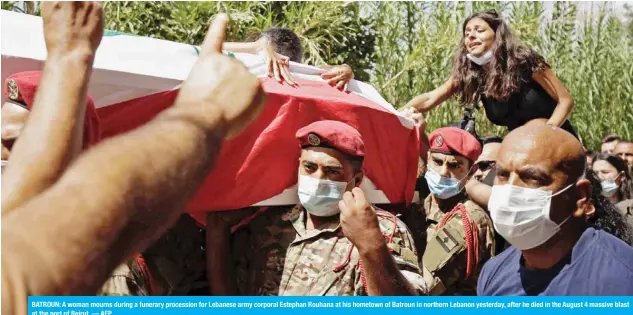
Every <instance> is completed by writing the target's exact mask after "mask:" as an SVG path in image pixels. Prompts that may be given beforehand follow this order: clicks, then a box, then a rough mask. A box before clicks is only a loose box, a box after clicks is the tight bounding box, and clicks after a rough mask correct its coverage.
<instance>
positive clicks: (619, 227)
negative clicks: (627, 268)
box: [586, 169, 633, 245]
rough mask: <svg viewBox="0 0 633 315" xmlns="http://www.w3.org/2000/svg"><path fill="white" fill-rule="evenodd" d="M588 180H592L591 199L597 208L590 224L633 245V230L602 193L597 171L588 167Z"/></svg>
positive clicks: (589, 221)
mask: <svg viewBox="0 0 633 315" xmlns="http://www.w3.org/2000/svg"><path fill="white" fill-rule="evenodd" d="M586 175H587V180H589V182H591V201H592V203H593V206H594V207H595V208H596V212H595V215H594V216H593V217H591V218H590V219H589V220H588V223H589V225H590V226H592V227H594V228H596V229H600V230H603V231H605V232H607V233H609V234H611V235H613V236H615V237H617V238H619V239H621V240H622V241H624V242H625V243H627V244H629V245H633V231H631V229H630V228H629V226H628V225H627V224H626V222H625V221H624V220H625V219H624V217H623V216H622V215H621V214H620V212H618V209H617V208H616V207H615V205H614V204H613V203H612V202H611V201H610V200H609V199H608V198H607V197H605V196H603V195H602V185H600V178H598V176H597V175H596V173H595V172H594V171H593V170H591V169H588V170H587V173H586Z"/></svg>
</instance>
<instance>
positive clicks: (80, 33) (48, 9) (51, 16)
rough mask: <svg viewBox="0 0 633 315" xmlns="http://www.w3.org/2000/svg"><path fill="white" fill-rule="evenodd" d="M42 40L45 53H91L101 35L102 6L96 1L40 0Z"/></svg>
mask: <svg viewBox="0 0 633 315" xmlns="http://www.w3.org/2000/svg"><path fill="white" fill-rule="evenodd" d="M41 10H42V20H43V22H44V40H45V41H46V49H47V51H48V53H49V54H55V53H62V54H63V53H70V52H81V53H85V54H90V55H94V54H95V52H96V50H97V47H99V43H101V38H102V37H103V23H104V18H103V9H102V8H101V5H100V4H99V3H98V2H94V1H86V2H75V1H69V2H47V1H42V2H41Z"/></svg>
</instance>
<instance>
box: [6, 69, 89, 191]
mask: <svg viewBox="0 0 633 315" xmlns="http://www.w3.org/2000/svg"><path fill="white" fill-rule="evenodd" d="M40 78H41V72H40V71H25V72H19V73H16V74H13V75H10V76H9V77H8V78H7V79H6V80H5V82H4V95H5V97H6V98H7V99H6V101H5V102H4V104H2V161H3V162H5V163H6V162H7V161H8V160H9V157H10V156H11V152H12V149H13V145H14V144H15V142H16V141H17V139H18V137H20V135H21V134H22V130H23V129H24V126H25V125H26V121H27V120H28V118H29V116H30V113H31V107H32V106H33V103H34V101H35V91H36V90H37V87H38V85H39V82H40ZM86 102H87V104H86V109H85V116H84V119H83V131H82V133H83V136H82V137H81V139H83V140H82V141H81V146H80V147H81V148H83V149H86V148H88V147H90V146H91V145H93V144H95V143H96V142H98V141H99V133H100V131H99V117H98V116H97V110H96V108H95V105H94V102H93V101H92V99H91V98H90V97H88V98H87V100H86ZM48 145H49V144H47V143H42V147H44V146H48ZM81 148H80V149H81ZM49 152H50V151H49ZM75 153H77V152H75ZM3 188H4V189H7V188H8V187H3ZM3 202H5V201H3Z"/></svg>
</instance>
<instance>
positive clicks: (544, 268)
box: [2, 2, 633, 314]
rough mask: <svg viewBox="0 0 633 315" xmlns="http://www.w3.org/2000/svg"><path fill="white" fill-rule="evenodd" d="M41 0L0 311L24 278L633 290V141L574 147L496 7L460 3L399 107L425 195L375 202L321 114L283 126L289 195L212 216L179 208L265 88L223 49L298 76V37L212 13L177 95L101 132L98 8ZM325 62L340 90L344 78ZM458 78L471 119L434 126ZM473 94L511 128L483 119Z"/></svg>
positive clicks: (23, 287)
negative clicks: (431, 68) (418, 87)
mask: <svg viewBox="0 0 633 315" xmlns="http://www.w3.org/2000/svg"><path fill="white" fill-rule="evenodd" d="M41 12H42V18H43V23H44V38H45V41H46V48H47V51H48V55H47V59H46V61H45V63H44V66H43V69H42V71H35V72H22V73H16V74H13V75H11V76H10V77H9V78H8V79H7V80H6V82H5V86H4V93H5V97H6V102H5V103H4V104H3V105H2V160H3V165H2V253H3V255H2V311H3V313H4V312H6V313H7V314H25V313H26V310H27V307H28V305H27V297H28V296H30V295H95V294H97V295H198V294H203V295H208V294H211V295H558V296H561V295H610V296H611V295H633V248H632V247H631V245H632V244H633V181H632V177H633V142H632V141H631V139H622V138H620V137H618V136H617V135H609V136H607V137H605V138H604V141H603V143H602V147H601V148H600V150H595V151H594V150H590V149H588V148H585V147H584V146H583V144H582V143H581V141H579V140H578V137H577V133H576V131H575V130H574V128H573V126H572V124H571V122H570V120H569V119H568V118H569V116H570V114H571V113H572V110H573V107H574V102H573V99H572V97H571V96H570V93H569V92H568V91H567V90H566V88H565V87H564V85H563V84H562V83H561V82H560V80H559V79H558V78H557V77H556V75H555V74H554V72H553V71H552V70H551V68H550V66H549V64H548V63H547V62H546V61H545V60H544V58H543V57H542V56H540V55H539V54H538V53H537V52H536V51H534V50H532V49H530V48H528V47H525V46H523V45H521V44H519V43H518V42H517V41H516V40H515V39H514V38H513V37H512V32H511V30H510V28H509V27H508V25H507V24H506V22H505V21H504V20H503V19H502V18H501V17H500V16H499V15H498V14H497V13H496V12H492V11H490V12H479V13H475V14H473V15H471V16H470V17H468V18H467V19H466V20H465V21H464V23H463V29H462V30H461V31H462V34H463V37H462V38H461V40H460V44H459V46H458V49H457V50H456V53H455V54H456V55H455V59H454V64H453V69H452V72H451V74H450V78H449V79H448V80H447V81H446V82H445V83H444V84H443V85H442V86H440V87H438V88H437V89H435V90H433V91H430V92H427V93H424V94H421V95H419V96H417V97H415V98H414V99H413V100H411V101H410V102H409V103H408V104H406V105H405V106H403V107H402V109H401V110H400V115H402V116H405V117H408V118H409V119H411V120H412V121H414V122H415V124H416V129H417V130H419V135H420V147H421V149H420V159H419V161H420V167H419V172H418V182H417V185H416V190H417V191H418V195H419V196H420V198H419V201H418V202H414V203H413V204H412V205H411V206H410V207H404V208H403V207H400V206H397V205H388V204H386V205H376V204H371V203H370V202H368V199H367V197H366V195H365V192H363V190H362V189H360V188H359V186H360V184H361V182H362V181H363V178H364V176H365V174H364V172H363V162H364V160H365V157H366V150H365V144H364V140H363V135H362V134H361V133H360V132H359V131H358V130H356V129H355V128H354V127H352V126H350V125H348V124H346V123H344V122H341V121H333V120H321V121H316V122H313V123H311V124H309V125H306V126H303V127H302V128H300V129H299V130H297V132H296V135H295V136H296V145H297V150H298V151H300V159H299V161H298V162H299V163H298V165H297V167H298V180H297V187H298V199H299V201H300V203H299V204H297V205H296V206H288V207H283V206H275V207H265V208H264V207H250V208H245V209H235V210H232V211H223V212H211V213H209V214H208V215H207V218H206V224H205V225H204V227H202V226H200V225H198V224H197V223H196V222H195V221H194V220H193V219H192V218H191V217H190V216H189V215H187V214H183V212H182V210H183V207H184V206H185V205H186V202H187V201H188V200H189V198H191V197H192V195H193V194H194V193H195V192H196V189H197V188H198V187H199V186H200V185H201V184H202V182H203V181H204V179H205V177H206V176H207V174H208V173H209V172H210V171H211V170H212V169H213V168H214V167H221V166H219V165H215V164H214V161H215V159H216V157H217V156H218V154H219V152H220V148H221V147H222V144H223V141H224V139H225V138H228V137H232V136H234V135H236V134H238V133H240V132H241V131H242V130H243V129H244V128H246V127H247V126H248V125H249V123H250V122H251V121H253V120H254V119H256V118H257V116H258V114H259V113H260V112H261V111H262V108H263V106H264V104H265V98H266V94H265V92H264V91H263V89H262V87H261V85H260V82H259V81H258V79H257V78H256V77H255V76H253V75H252V74H251V73H250V72H249V71H248V69H247V68H246V67H245V66H244V65H243V64H242V63H240V62H239V61H238V60H237V59H235V58H231V57H229V56H227V55H226V54H224V53H223V50H224V51H234V52H250V53H256V54H260V55H261V56H262V57H264V58H265V59H266V61H267V64H268V65H269V72H270V75H271V76H274V77H275V78H276V79H277V80H278V81H286V82H288V83H290V84H293V85H296V83H295V82H294V81H293V78H292V74H291V73H290V71H289V63H290V61H293V62H301V61H302V55H303V52H302V50H301V42H300V40H299V38H298V37H297V35H296V34H294V33H293V32H292V31H291V30H288V29H282V28H274V29H269V30H266V31H263V32H262V33H261V35H260V37H259V39H257V40H256V41H254V42H250V43H225V42H224V36H225V30H226V25H227V23H228V17H227V16H226V15H222V14H221V15H218V16H217V17H216V18H215V20H214V21H213V22H212V24H211V26H210V28H209V30H208V33H207V35H206V38H205V40H204V43H203V44H202V46H201V48H200V56H199V59H198V61H197V63H196V65H195V66H194V67H193V68H192V70H191V73H190V74H189V77H188V78H187V79H186V80H185V81H184V82H183V84H182V86H181V90H180V92H179V95H178V97H177V99H176V100H175V103H174V105H173V106H172V107H170V108H168V109H167V110H165V111H163V112H161V113H160V114H159V115H158V116H157V117H156V118H155V119H153V120H152V121H151V122H149V123H147V124H145V125H143V126H141V127H139V128H137V129H134V130H132V131H130V132H128V133H125V134H122V135H119V136H116V137H112V138H109V139H106V140H102V141H100V139H99V138H100V134H99V117H98V114H97V112H96V110H95V106H94V103H93V102H92V100H91V99H90V97H89V96H88V95H87V89H88V88H87V87H88V82H89V79H90V75H91V72H92V65H93V61H94V59H95V54H96V51H97V48H98V47H99V44H100V41H101V38H102V36H103V25H104V18H103V12H102V8H101V6H100V5H99V4H98V3H97V2H42V4H41ZM322 69H324V70H325V73H324V74H323V75H322V77H323V79H324V80H326V81H327V82H328V83H329V84H330V85H332V86H333V88H338V89H341V90H343V89H347V85H348V83H349V82H350V80H351V79H352V78H353V73H352V69H351V68H350V67H349V66H346V65H335V66H322ZM299 88H300V86H299ZM452 96H455V97H457V98H458V99H459V100H460V102H461V103H462V104H463V105H464V106H465V108H466V112H465V113H466V114H465V115H464V119H463V120H462V121H459V122H456V123H454V124H451V125H448V126H445V127H442V128H439V129H436V130H427V127H426V120H425V117H432V116H433V111H432V110H433V108H435V107H436V106H438V105H440V104H441V103H442V102H444V101H445V100H447V99H448V98H450V97H452ZM479 107H483V110H484V111H485V115H486V118H487V119H489V120H490V121H491V122H492V123H494V124H496V125H499V126H505V127H507V129H508V131H509V132H508V133H507V134H506V135H505V136H504V137H503V138H500V137H496V136H480V135H478V134H477V133H476V131H475V128H474V125H475V124H474V121H473V114H472V113H473V111H477V110H478V109H479ZM27 120H28V123H27ZM631 125H633V122H631ZM5 166H6V167H5ZM217 184H218V185H222V183H217Z"/></svg>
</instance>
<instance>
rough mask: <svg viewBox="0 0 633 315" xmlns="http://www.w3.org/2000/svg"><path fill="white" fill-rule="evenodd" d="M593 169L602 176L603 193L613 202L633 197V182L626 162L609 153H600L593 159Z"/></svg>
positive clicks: (599, 176)
mask: <svg viewBox="0 0 633 315" xmlns="http://www.w3.org/2000/svg"><path fill="white" fill-rule="evenodd" d="M592 168H593V170H594V171H595V172H596V174H597V175H598V178H600V181H601V182H600V183H601V186H602V194H603V195H604V196H605V197H607V198H609V200H611V202H613V204H617V203H619V202H620V201H623V200H627V199H633V183H632V182H631V174H629V170H628V168H627V165H626V162H624V160H622V159H621V158H620V157H618V156H617V155H614V154H609V153H599V154H598V155H596V157H595V158H594V160H593V167H592Z"/></svg>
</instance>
